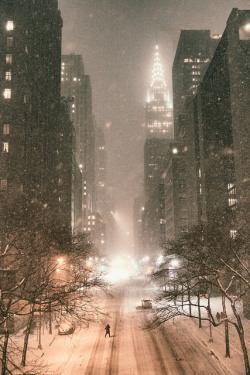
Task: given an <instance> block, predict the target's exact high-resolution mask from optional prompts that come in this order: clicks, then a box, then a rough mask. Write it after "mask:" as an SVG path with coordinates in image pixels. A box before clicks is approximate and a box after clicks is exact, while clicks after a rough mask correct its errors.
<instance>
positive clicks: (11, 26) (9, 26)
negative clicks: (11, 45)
mask: <svg viewBox="0 0 250 375" xmlns="http://www.w3.org/2000/svg"><path fill="white" fill-rule="evenodd" d="M6 30H8V31H11V30H14V22H13V21H8V22H7V25H6Z"/></svg>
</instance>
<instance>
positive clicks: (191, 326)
mask: <svg viewBox="0 0 250 375" xmlns="http://www.w3.org/2000/svg"><path fill="white" fill-rule="evenodd" d="M242 322H243V326H244V332H245V341H246V345H247V349H248V354H250V320H247V319H245V318H242ZM198 323H199V322H198V319H194V318H192V319H191V318H184V317H180V318H178V319H176V320H175V324H180V325H181V326H183V327H185V328H186V329H188V331H189V333H190V335H192V336H193V337H195V338H196V339H197V340H200V342H201V344H202V345H204V346H206V347H207V348H208V349H209V351H210V354H211V355H213V356H215V358H217V360H219V361H220V363H221V364H222V365H223V367H224V368H225V369H227V371H228V374H229V375H245V367H244V361H243V355H242V350H241V344H240V340H239V336H238V334H237V331H236V329H235V327H234V326H232V325H231V324H229V342H230V355H231V357H230V358H226V357H225V353H226V348H225V334H224V324H221V325H220V326H218V327H212V338H213V342H210V341H209V339H210V328H209V323H208V322H206V321H202V328H199V327H198Z"/></svg>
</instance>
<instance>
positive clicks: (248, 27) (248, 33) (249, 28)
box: [239, 21, 250, 40]
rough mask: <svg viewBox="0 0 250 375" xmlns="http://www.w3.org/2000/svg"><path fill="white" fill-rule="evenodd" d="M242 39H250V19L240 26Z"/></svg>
mask: <svg viewBox="0 0 250 375" xmlns="http://www.w3.org/2000/svg"><path fill="white" fill-rule="evenodd" d="M239 38H240V40H250V21H249V22H247V23H246V24H245V25H243V26H241V27H240V28H239Z"/></svg>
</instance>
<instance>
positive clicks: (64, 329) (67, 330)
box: [58, 323, 75, 335]
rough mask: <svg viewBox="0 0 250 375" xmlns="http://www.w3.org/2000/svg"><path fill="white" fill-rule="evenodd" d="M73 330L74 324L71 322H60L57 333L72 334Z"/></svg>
mask: <svg viewBox="0 0 250 375" xmlns="http://www.w3.org/2000/svg"><path fill="white" fill-rule="evenodd" d="M74 331H75V326H74V324H72V323H62V324H60V325H59V328H58V335H72V333H74Z"/></svg>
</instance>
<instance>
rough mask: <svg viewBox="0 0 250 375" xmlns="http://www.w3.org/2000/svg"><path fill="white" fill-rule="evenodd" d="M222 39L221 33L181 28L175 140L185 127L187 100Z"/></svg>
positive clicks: (175, 89) (176, 64)
mask: <svg viewBox="0 0 250 375" xmlns="http://www.w3.org/2000/svg"><path fill="white" fill-rule="evenodd" d="M219 39H220V36H219V35H212V36H210V31H209V30H182V31H181V34H180V38H179V42H178V46H177V50H176V53H175V58H174V63H173V69H172V80H173V112H174V133H175V139H176V140H177V139H179V138H181V137H182V133H183V131H184V130H183V126H184V123H185V102H186V100H187V98H189V97H192V96H193V95H194V94H195V93H196V90H197V87H198V86H199V83H200V82H201V80H202V77H203V76H204V73H205V72H206V69H207V67H208V64H209V62H210V60H211V57H212V56H213V53H214V50H215V48H216V46H217V44H218V41H219Z"/></svg>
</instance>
